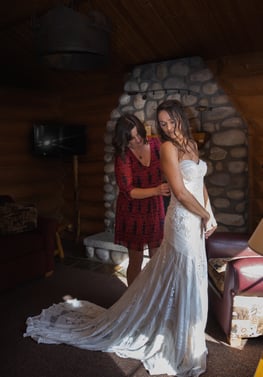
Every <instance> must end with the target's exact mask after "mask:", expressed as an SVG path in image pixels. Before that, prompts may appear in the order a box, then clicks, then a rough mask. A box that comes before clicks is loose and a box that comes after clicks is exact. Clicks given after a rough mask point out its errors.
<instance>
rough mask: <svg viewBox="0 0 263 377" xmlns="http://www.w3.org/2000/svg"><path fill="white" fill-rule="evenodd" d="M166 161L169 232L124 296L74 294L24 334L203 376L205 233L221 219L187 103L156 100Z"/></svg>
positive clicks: (156, 370) (182, 375)
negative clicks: (82, 297)
mask: <svg viewBox="0 0 263 377" xmlns="http://www.w3.org/2000/svg"><path fill="white" fill-rule="evenodd" d="M157 128H158V131H159V134H160V137H161V140H162V146H161V166H162V170H163V173H164V175H165V176H166V179H167V182H168V184H169V186H170V189H171V200H170V204H169V207H168V210H167V214H166V218H165V228H164V238H163V241H162V244H161V246H160V248H159V250H158V252H157V253H156V254H155V255H154V256H153V257H152V259H151V260H150V261H149V262H148V264H147V265H146V267H145V268H144V269H143V270H142V271H141V273H140V274H139V275H138V277H137V278H136V279H135V280H134V281H133V283H132V284H131V285H130V286H129V288H128V289H127V291H126V292H125V293H124V294H123V296H122V297H121V298H120V299H119V300H118V301H117V302H116V303H115V304H114V305H113V306H111V307H110V308H109V309H104V308H102V307H99V306H97V305H95V304H93V303H90V302H88V301H78V300H68V301H67V302H63V303H59V304H54V305H53V306H51V307H49V308H47V309H44V310H43V311H42V312H41V314H40V315H38V316H34V317H29V318H28V319H27V328H26V332H25V334H24V336H30V337H32V338H33V339H34V340H36V341H37V342H39V343H55V344H58V343H66V344H69V345H72V346H75V347H79V348H82V349H88V350H97V351H98V350H100V351H103V352H114V353H116V354H117V355H118V356H120V357H124V358H134V359H139V360H141V362H142V363H143V365H144V367H145V368H146V369H147V370H148V372H149V374H150V375H159V374H167V375H171V376H178V377H186V376H199V375H201V374H202V373H204V372H205V370H206V356H207V348H206V343H205V326H206V320H207V306H208V305H207V301H208V299H207V267H206V266H207V264H206V254H205V238H207V237H209V236H210V235H211V234H212V233H213V232H214V230H215V229H216V226H217V225H216V220H215V218H214V216H213V213H212V211H211V206H210V202H209V198H208V194H207V190H206V188H205V185H204V176H205V174H206V170H207V167H206V163H205V162H204V161H202V160H199V157H198V150H197V146H196V143H195V141H194V140H193V139H192V137H191V134H190V128H189V123H188V120H187V117H186V114H185V113H184V111H183V108H182V105H181V104H180V102H178V101H176V100H167V101H164V102H163V103H161V104H160V105H159V106H158V108H157Z"/></svg>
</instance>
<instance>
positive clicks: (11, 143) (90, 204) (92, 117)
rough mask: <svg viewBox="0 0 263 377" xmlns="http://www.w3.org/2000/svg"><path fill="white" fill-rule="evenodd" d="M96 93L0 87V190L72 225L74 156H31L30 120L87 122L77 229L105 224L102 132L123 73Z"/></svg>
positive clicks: (86, 231)
mask: <svg viewBox="0 0 263 377" xmlns="http://www.w3.org/2000/svg"><path fill="white" fill-rule="evenodd" d="M111 87H112V88H114V90H111V93H109V91H106V90H104V94H103V95H94V92H95V91H94V92H92V90H91V91H90V88H89V90H88V91H87V90H83V89H81V90H79V91H78V93H77V94H76V92H74V94H69V93H63V94H59V95H58V94H56V95H50V94H49V93H43V92H42V93H40V92H32V91H26V90H18V89H17V90H15V89H8V90H7V89H2V90H1V91H0V99H1V103H0V181H1V186H0V194H9V195H12V196H13V197H14V198H15V199H16V200H17V201H19V202H26V203H33V204H35V205H36V206H37V209H38V212H39V213H41V214H44V215H47V216H52V217H55V218H57V219H58V220H59V222H60V223H61V224H64V225H66V226H68V228H69V229H72V230H73V231H74V232H73V236H74V233H75V226H76V206H75V204H76V203H75V187H74V171H73V170H74V169H73V167H74V164H73V158H70V157H67V158H63V159H62V158H46V157H35V156H33V155H32V153H31V142H30V132H31V128H32V125H33V123H34V122H37V121H43V120H45V121H49V122H52V121H54V122H62V123H65V124H73V125H74V124H84V125H86V126H87V153H86V155H84V156H79V157H78V182H79V192H78V198H79V203H78V210H79V216H80V217H81V221H80V227H81V228H80V234H82V233H83V234H85V235H87V234H92V233H97V232H100V231H103V230H104V204H103V169H104V133H105V125H106V122H107V119H108V118H109V114H110V112H111V109H112V108H113V107H115V106H116V103H117V100H118V96H119V95H120V94H119V93H120V92H121V90H122V78H121V77H120V80H116V81H115V85H114V86H111Z"/></svg>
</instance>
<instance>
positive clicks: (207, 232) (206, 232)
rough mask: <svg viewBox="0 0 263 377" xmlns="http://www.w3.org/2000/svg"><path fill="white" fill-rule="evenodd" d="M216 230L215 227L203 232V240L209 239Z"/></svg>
mask: <svg viewBox="0 0 263 377" xmlns="http://www.w3.org/2000/svg"><path fill="white" fill-rule="evenodd" d="M216 228H217V225H215V226H213V227H212V228H210V229H208V230H206V231H205V238H206V239H207V238H208V237H210V236H211V235H212V234H213V233H214V231H215V230H216Z"/></svg>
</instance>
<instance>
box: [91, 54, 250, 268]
mask: <svg viewBox="0 0 263 377" xmlns="http://www.w3.org/2000/svg"><path fill="white" fill-rule="evenodd" d="M169 98H174V99H178V100H180V101H181V102H182V104H183V106H184V107H185V110H186V112H187V114H188V118H189V121H190V124H191V127H192V131H193V133H194V134H196V136H197V135H200V134H201V133H203V132H204V133H205V134H206V135H208V140H207V141H206V143H205V144H204V146H202V148H200V158H202V159H204V160H205V161H206V162H207V164H208V173H207V176H206V181H205V182H206V186H207V189H208V192H209V195H210V200H211V204H212V207H213V210H214V214H215V217H216V219H217V222H218V229H219V230H221V231H234V232H246V231H247V227H248V223H247V214H248V188H247V186H248V184H247V182H248V145H247V144H248V138H247V125H246V123H245V122H244V120H243V119H242V118H241V116H240V114H239V113H238V112H237V110H236V109H235V108H234V106H233V104H232V103H231V102H230V100H229V98H228V97H227V95H226V94H225V93H224V91H223V90H222V88H220V87H219V85H218V83H217V82H216V81H215V79H214V77H213V74H212V72H211V71H210V70H209V68H208V67H207V66H206V65H205V63H204V61H203V60H202V59H201V58H200V57H189V58H183V59H176V60H169V61H164V62H160V63H150V64H146V65H141V66H137V67H135V68H134V70H133V71H132V72H131V73H130V75H129V77H128V79H127V81H126V83H125V85H124V92H123V94H122V95H121V97H120V99H119V104H118V106H117V107H116V108H115V109H113V111H112V113H111V116H110V119H109V121H108V122H107V125H106V132H105V137H104V142H105V155H104V161H105V167H104V174H105V175H104V202H105V219H104V224H105V232H103V233H99V234H97V235H96V234H95V235H93V236H90V237H87V238H85V240H84V245H85V247H86V255H87V257H88V258H89V259H95V260H100V261H103V262H105V263H113V264H119V263H121V262H122V261H123V260H125V258H127V250H126V249H125V248H123V247H121V246H118V245H114V243H113V234H114V222H115V199H116V195H117V186H116V180H115V175H114V154H113V149H112V145H111V143H112V136H113V132H114V127H115V124H116V120H117V119H118V118H119V117H120V115H122V114H123V113H126V112H128V113H133V114H135V115H136V116H138V118H140V119H141V120H142V121H143V122H144V124H145V126H146V128H147V133H148V134H149V135H154V134H155V133H156V126H155V112H156V107H157V106H158V104H159V103H160V102H162V101H163V100H165V99H169Z"/></svg>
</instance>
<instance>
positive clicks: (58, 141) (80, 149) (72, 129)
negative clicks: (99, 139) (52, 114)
mask: <svg viewBox="0 0 263 377" xmlns="http://www.w3.org/2000/svg"><path fill="white" fill-rule="evenodd" d="M32 131H33V132H32V152H33V154H34V155H36V156H46V157H63V156H74V155H77V156H78V155H83V154H85V153H86V126H84V125H64V124H63V125H61V124H51V123H36V124H34V125H33V130H32Z"/></svg>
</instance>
